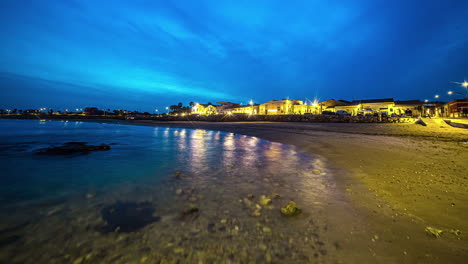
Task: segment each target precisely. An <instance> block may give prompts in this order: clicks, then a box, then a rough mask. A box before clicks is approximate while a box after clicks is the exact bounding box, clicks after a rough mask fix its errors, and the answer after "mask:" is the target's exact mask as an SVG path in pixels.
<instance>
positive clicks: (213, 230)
mask: <svg viewBox="0 0 468 264" xmlns="http://www.w3.org/2000/svg"><path fill="white" fill-rule="evenodd" d="M207 227H208V232H210V233H214V232H215V224H213V223H209V224H208V226H207Z"/></svg>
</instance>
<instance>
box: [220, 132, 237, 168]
mask: <svg viewBox="0 0 468 264" xmlns="http://www.w3.org/2000/svg"><path fill="white" fill-rule="evenodd" d="M223 147H224V149H223V161H224V165H225V166H228V165H232V164H234V162H235V160H234V152H235V149H236V145H235V139H234V134H233V133H229V134H227V135H226V136H225V137H224V142H223Z"/></svg>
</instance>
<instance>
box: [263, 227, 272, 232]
mask: <svg viewBox="0 0 468 264" xmlns="http://www.w3.org/2000/svg"><path fill="white" fill-rule="evenodd" d="M262 230H263V233H271V228H269V227H267V226H264V227H263V228H262Z"/></svg>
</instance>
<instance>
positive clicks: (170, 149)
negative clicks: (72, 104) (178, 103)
mask: <svg viewBox="0 0 468 264" xmlns="http://www.w3.org/2000/svg"><path fill="white" fill-rule="evenodd" d="M66 142H86V143H87V144H90V145H100V144H106V145H110V146H111V149H110V150H108V151H95V152H91V153H87V154H76V155H63V156H61V155H53V156H49V155H39V154H37V151H38V150H39V149H42V148H47V147H51V146H60V145H61V144H63V143H66ZM0 173H1V176H0V182H1V184H0V263H212V262H216V263H228V262H232V263H248V262H256V263H263V262H265V263H269V262H277V263H278V262H284V263H308V262H311V261H324V260H327V259H328V258H329V256H330V253H331V251H332V250H335V249H336V248H337V243H338V242H336V241H328V240H327V239H325V237H324V236H326V232H327V224H328V223H327V219H326V216H325V215H326V213H325V211H326V207H327V204H328V203H327V201H331V200H333V199H334V197H333V195H334V194H333V192H332V191H330V189H331V186H332V185H333V184H334V183H333V179H332V175H331V174H332V172H331V170H330V169H329V168H328V167H327V164H326V163H325V162H324V161H323V160H322V159H320V158H318V157H315V156H312V155H309V154H306V153H302V152H300V151H298V150H297V149H296V148H295V147H293V146H290V145H284V144H280V143H275V142H269V141H266V140H262V139H259V138H256V137H249V136H244V135H237V134H233V133H225V132H219V131H207V130H195V129H179V128H177V129H175V128H165V127H149V126H131V125H124V124H105V123H98V122H80V121H40V120H0ZM268 199H271V201H268ZM290 201H294V202H296V203H297V204H298V205H299V207H301V209H302V213H301V214H299V215H296V216H292V217H287V216H284V215H282V214H281V212H280V208H281V207H282V206H284V205H286V204H287V203H288V202H290ZM132 207H133V208H132ZM119 210H120V211H119ZM148 210H149V211H148ZM116 212H118V213H116ZM144 212H150V213H151V215H152V216H147V215H146V216H145V215H143V214H144ZM112 213H114V216H113V217H114V218H115V219H111V220H115V221H117V224H115V223H114V224H113V223H111V222H109V221H111V220H109V219H107V218H106V216H107V215H109V214H112ZM140 213H141V215H139V214H140ZM119 217H120V218H125V219H123V220H122V219H118V218H119ZM132 217H133V218H132ZM145 217H149V219H150V220H149V221H146V222H145V221H139V220H141V219H143V218H145ZM138 219H139V220H138ZM120 220H122V221H124V222H125V223H126V224H129V226H131V227H135V228H129V229H125V228H121V227H119V226H118V225H120V223H121V222H118V221H120ZM132 221H135V225H132V223H129V222H132ZM140 222H143V223H142V224H141V225H139V224H138V223H140Z"/></svg>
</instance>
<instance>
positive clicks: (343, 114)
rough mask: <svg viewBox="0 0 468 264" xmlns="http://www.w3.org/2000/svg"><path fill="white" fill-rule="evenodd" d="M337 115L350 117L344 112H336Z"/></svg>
mask: <svg viewBox="0 0 468 264" xmlns="http://www.w3.org/2000/svg"><path fill="white" fill-rule="evenodd" d="M336 114H337V115H342V116H350V115H351V114H350V113H348V112H346V111H345V110H338V111H336Z"/></svg>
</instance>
